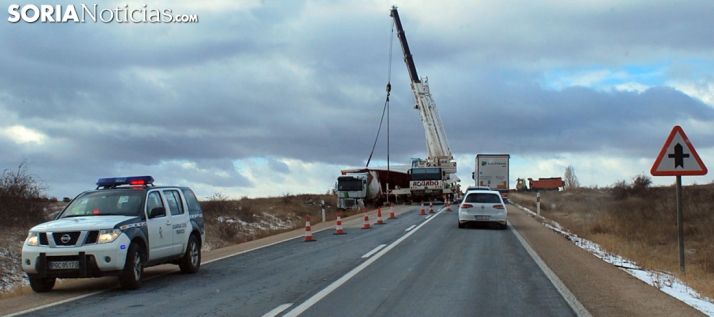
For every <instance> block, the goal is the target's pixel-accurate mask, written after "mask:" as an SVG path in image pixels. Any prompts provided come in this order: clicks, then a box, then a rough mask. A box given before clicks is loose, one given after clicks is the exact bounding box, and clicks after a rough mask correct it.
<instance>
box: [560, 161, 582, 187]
mask: <svg viewBox="0 0 714 317" xmlns="http://www.w3.org/2000/svg"><path fill="white" fill-rule="evenodd" d="M563 178H564V182H565V186H563V187H564V189H565V190H574V189H577V188H579V187H580V182H579V181H578V176H576V175H575V167H573V166H572V165H568V167H566V168H565V175H563Z"/></svg>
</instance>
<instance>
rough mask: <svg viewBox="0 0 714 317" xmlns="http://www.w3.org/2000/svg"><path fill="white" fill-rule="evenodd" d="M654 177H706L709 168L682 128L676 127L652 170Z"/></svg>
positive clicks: (665, 142)
mask: <svg viewBox="0 0 714 317" xmlns="http://www.w3.org/2000/svg"><path fill="white" fill-rule="evenodd" d="M650 173H652V175H653V176H678V175H705V174H706V173H707V167H706V166H704V163H703V162H702V159H700V158H699V154H697V151H696V150H695V149H694V146H693V145H692V143H691V142H689V138H687V135H686V134H684V130H682V127H680V126H678V125H677V126H674V128H672V132H670V133H669V137H667V140H666V141H664V146H662V149H661V150H660V151H659V155H657V159H656V160H655V162H654V164H653V165H652V169H651V170H650Z"/></svg>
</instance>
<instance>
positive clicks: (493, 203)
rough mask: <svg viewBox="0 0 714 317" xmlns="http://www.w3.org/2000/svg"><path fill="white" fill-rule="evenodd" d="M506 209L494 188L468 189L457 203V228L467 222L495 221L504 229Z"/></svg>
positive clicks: (506, 216) (505, 225) (506, 215)
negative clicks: (458, 203)
mask: <svg viewBox="0 0 714 317" xmlns="http://www.w3.org/2000/svg"><path fill="white" fill-rule="evenodd" d="M507 218H508V210H507V209H506V204H505V203H504V202H503V198H501V194H500V193H499V192H498V191H495V190H470V191H467V192H466V196H465V197H464V200H463V201H462V202H461V204H460V205H459V228H463V227H464V226H465V225H466V223H469V222H495V223H498V224H499V225H500V226H501V229H506V228H507V227H508V225H507Z"/></svg>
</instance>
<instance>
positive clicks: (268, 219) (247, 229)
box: [216, 212, 295, 235]
mask: <svg viewBox="0 0 714 317" xmlns="http://www.w3.org/2000/svg"><path fill="white" fill-rule="evenodd" d="M253 218H254V219H255V220H256V221H255V222H246V221H243V220H241V219H239V218H234V217H224V216H219V217H217V218H216V220H217V221H218V222H219V223H227V224H233V225H235V226H236V227H238V229H239V230H240V232H242V233H245V234H247V235H255V234H259V233H263V232H266V231H277V230H285V229H293V228H294V226H295V219H293V218H294V217H293V218H289V219H281V218H280V217H276V216H275V215H272V214H269V213H266V212H261V213H260V214H253Z"/></svg>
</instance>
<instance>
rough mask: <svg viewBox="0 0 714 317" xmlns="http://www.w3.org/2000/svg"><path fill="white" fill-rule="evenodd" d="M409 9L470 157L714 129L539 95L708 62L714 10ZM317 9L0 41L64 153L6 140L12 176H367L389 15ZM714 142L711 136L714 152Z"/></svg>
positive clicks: (403, 89)
mask: <svg viewBox="0 0 714 317" xmlns="http://www.w3.org/2000/svg"><path fill="white" fill-rule="evenodd" d="M278 3H279V4H278ZM286 5H287V6H289V7H286ZM312 5H313V6H315V5H322V6H328V5H330V4H327V3H315V4H312ZM337 5H339V3H338V4H337ZM410 6H411V5H409V6H407V5H405V6H403V7H401V8H400V10H401V12H402V13H403V17H404V22H405V27H407V28H408V29H407V34H408V36H409V39H410V42H411V43H412V46H413V47H412V49H413V52H414V56H415V58H416V63H417V67H418V69H419V71H420V74H422V75H428V76H430V79H431V84H432V92H433V94H434V98H435V99H436V102H437V104H438V107H439V112H440V114H441V117H442V119H443V121H444V123H445V125H446V130H447V134H448V136H449V140H450V141H451V147H452V150H453V151H454V152H456V153H476V152H492V151H505V152H510V153H514V154H532V153H548V152H592V151H615V152H618V153H621V154H626V155H636V156H642V155H648V154H650V153H651V151H652V150H651V149H653V148H654V150H655V151H656V149H657V147H658V146H659V143H661V141H662V139H663V137H664V134H665V133H666V132H668V129H669V127H671V125H672V124H674V123H681V122H686V120H688V119H698V120H703V121H705V122H714V110H713V108H712V107H710V106H707V105H704V104H702V103H701V102H699V101H696V100H694V99H692V98H690V97H688V96H686V95H684V94H682V93H681V92H678V91H676V90H672V89H669V88H665V87H655V88H652V89H650V90H648V91H646V92H644V93H642V94H637V93H628V92H617V91H597V90H593V89H587V88H569V89H565V90H562V91H553V90H548V89H544V88H542V87H541V86H540V85H539V84H538V83H537V82H538V80H539V79H540V78H542V76H543V70H544V69H545V67H546V66H548V67H550V66H552V65H558V66H559V67H560V66H562V65H566V66H567V65H587V66H591V65H592V64H593V63H595V64H597V63H603V64H604V65H605V67H609V66H608V65H614V66H612V67H619V66H621V65H622V63H631V62H640V61H643V60H648V61H651V60H661V59H663V58H678V60H686V59H688V58H691V57H693V56H694V57H697V56H705V55H707V54H709V52H711V50H712V47H711V41H709V39H711V38H712V36H710V35H711V34H710V32H712V31H711V30H714V25H711V24H713V23H714V22H712V21H714V20H712V19H710V17H709V16H708V15H707V14H706V13H707V12H710V11H707V10H706V8H707V6H710V4H708V3H690V4H689V5H674V4H673V5H666V4H658V5H655V6H652V7H649V6H645V7H647V8H642V7H640V6H633V8H624V7H613V10H609V9H608V10H605V11H602V12H587V10H575V11H576V12H569V11H567V10H563V11H559V12H540V11H536V13H538V12H540V14H541V15H539V14H533V15H532V16H531V15H525V13H523V12H521V11H519V10H528V9H529V8H523V9H514V10H516V12H515V13H513V15H512V16H518V17H521V16H525V17H527V19H525V18H524V20H522V21H519V23H513V21H511V20H508V21H503V20H494V21H491V22H489V21H486V22H484V23H487V24H486V26H487V27H485V28H482V26H484V25H483V24H479V23H481V22H479V23H476V22H478V21H476V22H473V21H454V23H456V24H457V27H455V28H446V30H450V31H451V32H444V28H443V27H442V28H431V27H430V25H429V24H428V23H430V21H425V20H420V19H419V18H417V17H412V16H414V15H410V14H409V10H412V9H414V8H410ZM310 8H311V6H309V5H305V2H290V3H288V4H284V2H277V1H276V2H270V1H269V2H267V3H266V4H265V5H264V6H262V7H259V8H257V9H255V10H252V11H248V12H240V13H235V12H229V13H225V14H221V13H205V14H204V15H202V17H201V18H202V20H201V23H199V24H196V25H182V26H169V25H152V26H140V27H136V28H127V27H126V26H123V25H96V26H95V25H76V26H75V25H68V26H66V27H65V26H58V25H12V26H9V27H5V28H3V29H2V30H0V40H1V41H3V42H4V43H10V45H8V46H3V48H2V49H0V58H3V60H6V61H11V62H7V63H6V65H5V66H6V68H4V71H3V73H2V74H0V109H2V110H3V113H4V114H5V113H6V114H8V117H12V118H16V119H12V120H14V121H16V123H18V124H22V125H26V126H30V127H32V128H34V129H38V130H40V131H42V132H43V133H45V134H47V135H48V136H50V139H51V142H49V144H48V145H46V146H45V147H43V148H41V149H40V150H33V149H31V147H29V146H21V145H16V144H14V143H9V142H6V141H4V140H2V139H1V138H0V146H3V149H4V151H3V152H4V153H8V154H6V155H4V157H3V158H2V159H0V164H3V165H2V166H13V165H14V164H16V163H17V162H18V161H21V160H22V159H28V160H30V162H31V163H32V166H34V168H35V169H36V171H37V173H38V174H41V175H43V178H45V179H46V180H47V182H48V183H50V184H51V186H52V187H54V188H58V187H61V188H65V187H71V188H87V184H93V182H94V181H95V180H96V178H97V177H98V176H107V175H109V176H110V175H124V174H126V173H128V172H137V173H138V172H142V173H149V174H152V175H154V174H155V176H157V175H158V176H157V179H158V178H159V177H161V179H165V180H176V181H182V182H184V181H185V182H198V183H201V184H206V185H211V186H223V187H245V186H251V183H250V181H249V180H247V179H246V178H245V177H244V176H243V175H241V174H239V173H237V172H235V170H234V168H233V167H232V165H231V164H232V163H231V162H232V161H234V160H239V159H245V158H250V157H268V158H270V159H269V160H268V162H269V167H270V168H271V169H272V170H273V171H275V172H276V174H278V176H277V177H280V174H287V173H290V172H291V171H290V169H289V167H288V166H287V165H286V164H285V163H283V162H280V161H278V159H280V158H294V159H300V160H303V161H308V162H321V163H330V164H337V165H344V166H359V165H362V164H364V161H365V160H366V159H367V156H368V155H369V150H370V148H371V146H372V141H373V138H374V134H375V132H376V129H377V124H378V122H379V115H380V114H381V109H382V102H383V100H384V99H383V98H384V85H385V82H386V77H387V74H386V71H387V70H386V68H387V49H388V44H389V43H388V41H387V40H388V35H389V26H390V25H389V24H390V21H389V18H388V15H387V11H388V6H385V10H384V14H374V13H372V12H371V11H364V12H355V13H353V15H344V14H336V15H329V14H324V15H318V14H311V13H313V12H308V11H307V10H310ZM638 8H639V9H642V10H645V11H644V13H643V12H639V11H638ZM530 9H533V10H540V9H534V8H530ZM326 11H328V12H329V10H326ZM672 12H673V13H672ZM645 13H646V14H645ZM704 16H706V19H705V18H704ZM645 17H646V18H647V19H651V20H652V21H657V19H655V18H653V17H661V18H662V19H660V20H659V23H661V24H662V28H660V29H659V30H658V29H653V30H650V27H651V26H652V25H651V22H647V21H650V20H645ZM681 17H688V18H687V19H682V18H681ZM546 20H547V21H550V22H549V23H544V22H543V21H546ZM488 23H497V25H496V24H488ZM509 25H510V26H512V27H508V26H509ZM495 26H500V27H498V28H496V27H495ZM658 31H661V33H658ZM657 34H660V35H659V36H658V35H657ZM27 38H32V39H33V40H32V41H29V40H26V39H27ZM705 38H706V41H704V40H703V39H705ZM393 49H394V59H393V61H392V63H393V64H392V87H393V92H392V93H393V95H392V103H391V126H390V130H391V131H390V134H391V142H390V147H391V160H392V162H395V163H396V162H402V163H406V162H408V160H409V158H411V157H414V156H422V155H423V154H422V153H423V152H424V149H425V146H424V132H423V130H422V128H421V123H420V121H419V118H418V113H417V112H416V111H415V110H414V109H413V105H414V97H413V95H412V93H411V91H410V89H409V83H408V80H407V76H406V71H405V68H404V64H403V62H402V60H401V55H400V54H401V51H400V48H399V46H398V43H396V42H395V43H394V48H393ZM628 54H629V55H628ZM709 55H710V54H709ZM672 56H674V57H672ZM6 121H7V120H4V121H2V124H10V123H11V122H6ZM685 129H686V127H685ZM663 130H664V131H663ZM385 133H386V131H385ZM712 139H713V138H711V136H708V135H705V136H702V137H701V139H697V141H696V142H697V145H699V146H713V145H714V143H712V141H709V140H712ZM2 142H5V143H2ZM385 146H386V144H385V140H384V135H383V138H382V139H381V140H380V143H379V146H378V148H377V150H376V153H375V158H378V159H385V158H386V153H385V151H386V150H385ZM5 149H7V152H6V150H5ZM179 162H195V163H196V164H197V168H198V169H197V170H193V169H186V168H184V167H182V165H181V164H180V163H179ZM220 175H228V176H220Z"/></svg>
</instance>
